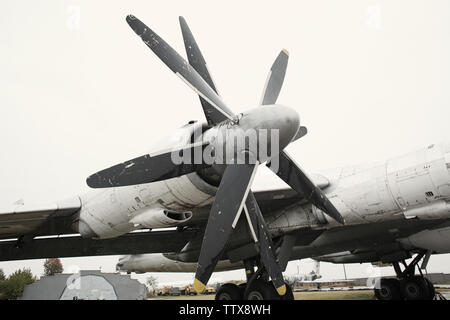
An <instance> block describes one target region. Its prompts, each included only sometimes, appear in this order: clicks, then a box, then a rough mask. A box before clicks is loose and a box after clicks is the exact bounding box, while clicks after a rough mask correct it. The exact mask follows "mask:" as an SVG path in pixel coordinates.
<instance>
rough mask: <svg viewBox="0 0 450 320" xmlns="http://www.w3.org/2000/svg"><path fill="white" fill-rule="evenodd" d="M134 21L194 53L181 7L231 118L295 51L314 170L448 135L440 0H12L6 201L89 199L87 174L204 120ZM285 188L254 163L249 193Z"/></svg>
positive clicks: (299, 156) (336, 271) (335, 273)
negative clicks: (281, 57) (280, 57)
mask: <svg viewBox="0 0 450 320" xmlns="http://www.w3.org/2000/svg"><path fill="white" fill-rule="evenodd" d="M127 14H134V15H135V16H137V17H138V18H139V19H141V20H142V21H143V22H144V23H146V24H147V25H149V26H150V27H151V28H153V29H154V30H155V31H156V32H157V33H158V34H159V35H160V36H162V37H163V38H164V39H165V40H166V41H167V42H168V43H169V44H171V45H172V46H173V47H174V48H175V49H176V50H177V51H178V52H180V53H181V54H183V55H184V47H183V41H182V36H181V32H180V28H179V24H178V16H179V15H183V16H184V17H185V18H186V20H187V22H188V24H189V25H190V27H191V30H192V32H193V33H194V35H195V37H196V39H197V42H198V44H199V46H200V47H201V49H202V51H203V54H204V56H205V58H206V60H207V62H208V65H209V69H210V71H211V73H212V76H213V78H214V81H215V83H216V86H217V87H218V90H219V92H220V94H221V95H222V97H223V99H224V101H225V103H226V104H227V105H228V106H229V107H230V108H231V109H232V110H234V111H235V112H239V111H244V110H246V109H249V108H252V107H255V106H256V105H257V103H258V102H259V100H260V96H261V91H262V88H263V86H264V82H265V79H266V76H267V73H268V71H269V68H270V66H271V64H272V62H273V60H274V59H275V57H276V56H277V54H278V53H279V51H280V50H281V49H282V48H286V49H288V50H289V52H290V61H289V67H288V71H287V75H286V79H285V84H284V88H283V90H282V92H281V95H280V97H279V99H278V102H279V103H282V104H285V105H289V106H292V107H293V108H295V109H296V110H297V111H298V113H299V114H300V118H301V124H302V125H304V126H307V127H308V129H309V133H308V135H307V136H306V137H304V138H302V139H301V140H299V141H297V142H296V143H294V144H293V145H291V146H289V147H288V150H289V152H290V153H291V154H292V155H293V156H294V157H295V158H296V160H297V161H298V162H299V163H300V164H301V165H302V166H303V167H304V168H305V169H306V170H307V171H308V172H320V170H321V169H327V168H332V167H339V166H344V165H349V164H358V163H365V162H373V161H384V160H386V159H388V158H390V157H394V156H396V155H400V154H402V153H405V152H408V151H412V150H415V149H418V148H421V147H425V146H427V145H429V144H431V143H435V142H439V141H443V140H446V139H447V138H448V137H449V136H450V135H449V133H450V128H449V124H448V121H449V119H450V111H449V105H450V90H449V88H450V62H449V57H450V37H449V36H450V20H449V19H448V17H449V16H450V2H449V1H446V0H442V1H429V0H424V1H411V0H405V1H400V0H397V1H374V0H370V1H369V0H354V1H345V0H341V1H333V0H321V1H313V0H310V1H299V0H296V1H292V0H291V1H281V0H278V1H273V0H272V1H261V0H259V1H231V0H229V1H211V0H205V1H192V0H190V1H181V0H180V1H174V0H172V1H95V2H94V1H87V0H86V1H75V0H72V1H61V0H53V1H49V0H45V1H44V0H42V1H39V2H35V1H17V0H6V1H2V3H1V5H0V39H1V42H0V87H1V90H0V148H1V153H0V181H1V183H0V206H7V205H10V204H12V203H13V202H14V201H16V200H17V199H19V198H23V199H24V200H25V203H46V202H54V201H56V200H60V199H63V198H66V197H71V196H73V195H77V194H79V193H82V192H86V191H88V190H89V188H88V187H87V186H86V184H85V178H86V177H87V176H88V175H90V174H92V173H93V172H96V171H98V170H100V169H103V168H106V167H109V166H111V165H113V164H116V163H118V162H121V161H124V160H128V159H130V158H132V157H135V156H138V155H142V154H143V153H145V152H147V151H148V148H149V147H150V145H152V144H153V143H154V141H157V140H160V139H161V138H162V137H163V136H165V135H167V134H169V133H170V132H171V131H173V130H174V129H176V128H177V127H180V126H181V125H183V124H185V123H186V122H187V121H189V120H191V119H199V120H203V119H204V117H203V114H202V109H201V107H200V104H199V101H198V98H197V96H196V94H195V93H194V92H193V91H192V90H190V89H189V88H188V87H187V86H186V85H185V84H184V83H183V82H182V81H180V80H179V79H178V78H177V77H176V76H175V75H174V74H173V73H172V72H171V71H170V70H169V69H168V68H167V67H166V66H164V65H163V64H162V62H160V61H159V60H158V58H157V57H156V56H155V55H154V54H153V53H152V52H151V51H150V50H149V49H148V48H147V47H146V46H145V45H144V44H143V43H142V42H141V41H140V39H139V38H138V37H137V36H136V35H135V34H134V32H133V31H132V30H131V29H130V27H129V26H128V25H127V23H126V22H125V17H126V15H127ZM278 186H279V187H281V186H283V183H282V182H280V180H278V178H277V177H276V176H274V175H270V174H269V173H268V172H267V171H266V170H265V169H263V168H261V170H259V171H258V176H257V178H256V183H255V185H254V189H256V190H258V189H267V188H272V187H278ZM62 261H63V264H64V267H66V269H68V268H69V266H70V265H78V266H80V267H81V268H82V269H88V268H90V269H92V268H94V269H98V268H99V267H100V266H101V267H102V270H104V271H113V270H114V267H115V263H116V261H117V257H91V258H73V259H62ZM449 262H450V257H449V256H448V255H443V256H435V257H432V258H431V262H430V265H429V272H430V271H432V272H450V263H449ZM42 264H43V260H35V261H20V262H17V261H16V262H0V268H3V269H4V270H5V271H6V272H7V273H10V272H12V271H14V270H15V269H17V268H20V267H25V266H27V267H31V268H32V271H33V272H34V273H35V274H37V275H41V274H42V272H43V268H42ZM297 265H300V268H301V271H300V272H301V273H306V272H309V271H310V270H311V268H312V264H311V263H308V262H307V260H306V261H304V262H301V263H300V264H299V263H298V262H291V263H290V264H289V266H288V270H287V274H294V273H296V272H297ZM367 268H368V267H367V265H348V266H347V275H348V276H350V277H357V276H367V272H368V271H367V270H368V269H367ZM383 272H391V270H390V269H389V268H388V269H386V270H384V271H383ZM322 273H323V275H324V277H326V278H333V277H334V278H336V277H338V278H339V277H343V276H344V275H343V269H342V265H332V264H322ZM148 275H149V274H147V275H145V276H140V279H141V280H142V279H145V277H146V276H148ZM157 276H158V277H159V278H160V281H161V282H163V281H169V279H170V280H171V281H190V280H191V279H192V274H181V275H176V276H174V275H168V274H160V275H157ZM243 276H244V274H243V272H242V271H235V272H229V273H219V274H217V275H216V276H215V277H220V278H221V279H228V278H243ZM211 281H212V282H213V281H214V278H213V279H212V280H211Z"/></svg>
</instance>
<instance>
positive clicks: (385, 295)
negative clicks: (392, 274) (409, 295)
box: [374, 279, 402, 301]
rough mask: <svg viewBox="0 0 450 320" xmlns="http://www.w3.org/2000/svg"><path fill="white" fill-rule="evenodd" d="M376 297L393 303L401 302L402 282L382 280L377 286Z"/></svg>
mask: <svg viewBox="0 0 450 320" xmlns="http://www.w3.org/2000/svg"><path fill="white" fill-rule="evenodd" d="M374 291H375V296H376V297H377V299H378V300H385V301H392V300H401V299H402V294H401V291H400V281H398V280H397V279H381V280H380V283H379V284H378V283H377V284H376V285H375V289H374Z"/></svg>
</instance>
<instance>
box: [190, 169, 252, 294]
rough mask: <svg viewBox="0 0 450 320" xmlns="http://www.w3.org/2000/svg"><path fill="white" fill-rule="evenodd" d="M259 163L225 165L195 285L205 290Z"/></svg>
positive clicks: (203, 245) (201, 252) (201, 253)
mask: <svg viewBox="0 0 450 320" xmlns="http://www.w3.org/2000/svg"><path fill="white" fill-rule="evenodd" d="M257 167H258V162H256V164H230V165H228V166H227V168H226V169H225V173H224V174H223V177H222V181H221V182H220V185H219V189H218V190H217V193H216V199H215V200H214V203H213V205H212V207H211V212H210V213H209V218H208V223H207V225H206V230H205V235H204V236H203V242H202V247H201V251H200V257H199V259H198V266H197V272H196V274H195V280H194V289H195V290H196V291H197V292H199V293H200V292H203V290H204V289H205V286H206V284H207V283H208V280H209V278H210V277H211V274H212V272H213V271H214V268H215V266H216V264H217V261H218V260H219V258H220V256H221V255H222V253H223V251H224V249H225V245H226V243H227V241H228V238H229V237H230V234H231V232H232V230H233V229H234V227H235V226H236V223H237V221H238V219H239V216H240V214H241V212H242V208H243V206H244V203H245V200H246V199H247V195H248V193H249V191H250V186H251V184H252V181H253V178H254V176H255V173H256V169H257Z"/></svg>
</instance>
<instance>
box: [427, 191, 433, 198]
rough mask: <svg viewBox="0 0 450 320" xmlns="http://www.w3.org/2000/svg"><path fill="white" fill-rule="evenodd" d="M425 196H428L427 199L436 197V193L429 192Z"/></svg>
mask: <svg viewBox="0 0 450 320" xmlns="http://www.w3.org/2000/svg"><path fill="white" fill-rule="evenodd" d="M425 195H426V196H427V197H432V196H434V193H433V192H431V191H428V192H425Z"/></svg>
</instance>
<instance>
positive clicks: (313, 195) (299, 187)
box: [267, 151, 345, 224]
mask: <svg viewBox="0 0 450 320" xmlns="http://www.w3.org/2000/svg"><path fill="white" fill-rule="evenodd" d="M267 166H268V167H269V168H270V167H271V166H270V162H268V163H267ZM274 172H275V171H274ZM275 173H276V175H277V176H279V177H280V178H281V179H282V180H283V181H284V182H286V183H287V184H288V185H289V186H290V187H291V188H292V189H294V190H295V191H297V192H298V193H299V194H301V195H303V196H304V197H305V198H306V199H307V200H308V201H310V202H311V203H312V204H313V205H315V206H316V207H317V208H319V209H320V210H322V211H323V212H325V213H326V214H327V215H328V216H330V217H331V218H333V219H334V220H336V221H337V222H339V223H341V224H345V221H344V218H343V217H342V216H341V214H340V213H339V211H337V209H336V208H335V207H334V205H333V204H332V203H331V202H330V200H329V199H328V198H327V196H326V195H325V194H324V193H323V192H322V190H320V189H319V188H318V187H317V186H316V185H314V183H313V182H312V181H311V179H310V178H308V176H307V175H306V174H305V173H304V172H303V170H302V169H301V168H300V167H299V166H298V164H296V163H295V161H294V160H293V159H291V157H289V155H288V154H287V153H286V152H284V151H282V152H281V153H280V154H279V168H278V171H277V172H275Z"/></svg>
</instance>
